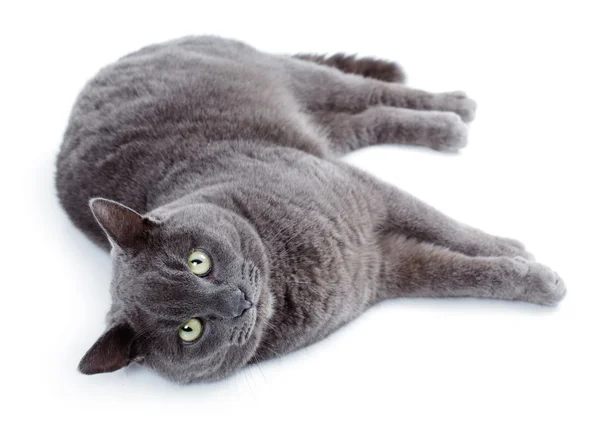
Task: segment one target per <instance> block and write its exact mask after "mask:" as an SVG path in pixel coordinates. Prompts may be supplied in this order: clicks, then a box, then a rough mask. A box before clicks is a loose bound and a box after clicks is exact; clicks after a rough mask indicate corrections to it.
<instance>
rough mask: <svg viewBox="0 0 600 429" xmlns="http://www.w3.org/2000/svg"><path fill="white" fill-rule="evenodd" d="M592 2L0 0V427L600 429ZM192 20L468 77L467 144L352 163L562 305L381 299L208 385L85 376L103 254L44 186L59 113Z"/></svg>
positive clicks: (432, 76) (428, 82)
mask: <svg viewBox="0 0 600 429" xmlns="http://www.w3.org/2000/svg"><path fill="white" fill-rule="evenodd" d="M594 3H597V2H594V1H589V2H578V1H568V2H552V1H543V2H542V1H540V2H532V1H531V2H527V1H519V2H510V1H502V2H495V5H492V4H491V2H481V1H479V2H475V1H474V2H465V1H444V2H432V1H424V0H413V1H410V2H407V1H403V2H401V1H393V2H392V1H390V2H385V3H383V2H377V1H373V0H370V1H363V2H351V1H349V0H347V1H344V2H339V3H334V2H327V1H320V2H314V3H313V2H309V1H301V2H294V3H290V2H285V1H280V2H272V3H271V4H267V3H266V2H257V1H247V2H239V3H237V4H234V3H232V4H230V3H227V2H221V1H216V0H215V1H212V2H210V3H207V4H205V3H204V2H201V1H195V2H190V3H187V4H183V3H179V2H176V1H168V2H164V3H162V4H152V3H151V2H148V1H145V2H139V3H134V2H125V1H120V2H115V3H112V2H108V1H102V2H93V3H92V2H77V3H74V4H73V5H67V4H63V3H62V2H57V1H47V2H39V3H31V2H24V1H23V2H17V1H13V2H11V3H9V2H3V3H2V6H1V10H0V20H1V22H0V24H1V25H0V31H1V34H0V36H1V37H0V43H1V54H2V63H1V64H0V73H1V78H0V85H1V88H0V89H1V91H0V108H1V109H2V110H1V112H0V121H1V123H0V127H1V128H0V130H1V134H0V139H1V140H2V141H1V149H0V150H1V154H2V155H1V159H0V162H1V165H0V174H2V177H1V180H0V186H2V189H1V194H0V195H1V196H2V208H1V212H0V213H1V216H2V218H1V227H2V230H1V233H0V234H1V235H0V240H1V252H2V259H1V260H2V277H1V278H2V280H1V288H2V289H1V294H0V296H1V298H0V299H1V304H2V306H1V311H0V313H1V314H0V317H1V318H2V323H1V325H0V326H1V329H2V330H1V335H2V336H1V338H0V347H1V352H0V359H1V364H0V371H1V379H0V389H1V393H2V399H1V402H0V407H1V409H2V412H0V425H2V427H26V426H29V425H31V424H33V423H38V424H46V425H49V424H50V423H60V424H61V427H71V426H76V427H86V428H87V427H106V425H107V424H110V427H148V426H149V427H170V428H176V427H190V428H191V427H199V428H202V427H204V428H206V427H209V426H217V425H218V427H220V428H222V427H237V428H245V427H261V428H267V427H297V426H304V427H306V426H309V427H355V426H361V427H364V426H367V427H406V428H417V427H432V428H441V427H444V428H447V427H457V428H458V427H460V428H495V427H502V428H506V427H510V428H541V427H545V428H546V427H563V428H566V427H568V428H598V427H600V418H599V416H598V413H599V405H600V393H599V392H600V387H599V386H600V375H599V374H600V370H599V365H600V353H599V352H598V342H599V340H600V338H599V337H600V335H599V333H598V327H599V326H600V323H599V322H600V317H599V306H600V302H599V301H600V284H599V281H598V275H597V273H598V266H599V265H600V263H599V261H598V257H599V256H600V255H599V252H598V244H597V243H598V241H599V240H600V234H599V228H598V221H599V220H600V216H599V214H600V213H599V210H598V205H597V203H598V184H599V183H600V177H599V173H598V156H599V155H600V149H599V144H600V138H599V132H598V124H599V120H598V118H599V114H600V108H599V101H600V98H599V95H600V94H599V91H598V90H599V84H598V82H599V80H600V70H599V68H598V64H597V62H596V61H597V57H598V50H599V46H598V42H599V41H600V36H599V34H598V31H597V30H596V29H597V27H598V23H597V21H598V13H597V12H596V11H594V10H593V8H592V7H593V5H594ZM205 33H211V34H218V35H224V36H228V37H233V38H238V39H240V40H243V41H246V42H248V43H250V44H252V45H254V46H256V47H258V48H260V49H263V50H266V51H270V52H282V53H295V52H300V51H303V52H322V53H325V52H330V53H333V52H338V51H345V52H349V53H359V54H363V55H376V56H380V57H383V58H389V59H393V60H396V61H398V62H400V63H401V64H402V65H403V66H404V67H405V69H406V71H407V73H408V75H409V84H410V85H413V86H415V87H419V88H423V89H428V90H431V91H446V90H465V91H467V92H468V93H469V94H470V95H471V96H472V97H473V98H475V99H476V100H477V101H478V103H479V111H478V116H477V119H476V120H475V122H474V123H473V124H472V126H471V137H470V144H469V146H468V147H467V148H466V149H464V150H463V151H462V152H461V153H460V154H458V155H448V154H439V153H434V152H433V151H428V150H419V149H414V148H407V147H399V146H388V147H378V148H372V149H368V150H365V151H362V152H360V153H356V154H353V155H352V156H351V157H349V159H348V160H349V162H351V163H353V164H355V165H356V166H358V167H360V168H363V169H365V170H367V171H370V172H371V173H373V174H375V175H377V176H378V177H380V178H381V179H383V180H386V181H389V182H391V183H394V184H396V185H398V186H400V187H402V188H404V189H406V190H408V191H410V192H413V193H415V194H416V195H418V196H420V197H421V198H422V199H424V200H426V201H428V202H429V203H431V204H433V205H435V206H437V207H438V208H440V209H442V210H443V211H445V212H446V213H448V214H450V215H452V216H453V217H455V218H457V219H459V220H462V221H464V222H467V223H470V224H473V225H475V226H477V227H480V228H482V229H485V230H487V231H489V232H492V233H496V234H501V235H506V236H511V237H515V238H518V239H520V240H522V241H523V242H525V243H526V244H527V246H528V247H529V248H530V250H531V251H532V252H533V253H534V254H535V255H536V256H537V258H538V259H539V260H540V261H542V262H544V263H546V264H548V265H550V266H551V267H552V268H553V269H555V270H556V271H558V272H559V273H560V274H561V276H562V277H563V278H564V279H565V282H566V284H567V288H568V294H567V297H566V299H565V300H564V302H563V303H562V304H561V305H560V306H558V307H557V308H554V309H550V308H541V307H537V306H534V305H528V304H520V303H510V302H491V301H477V300H408V299H406V300H397V301H395V302H388V303H386V304H385V305H380V306H378V307H376V308H373V309H372V310H370V311H369V312H367V313H366V314H365V315H364V316H363V317H362V318H360V319H358V320H357V321H355V322H354V323H352V324H350V325H348V326H347V327H345V328H344V329H342V330H341V331H339V332H338V333H336V334H335V335H333V336H331V337H330V338H329V339H327V340H326V341H323V342H322V343H320V344H318V345H315V346H313V347H310V348H308V349H305V350H302V351H299V352H297V353H295V354H293V355H290V356H287V357H285V358H282V359H279V360H276V361H272V362H268V363H264V364H261V365H260V366H256V367H253V368H250V369H247V370H244V371H242V372H240V373H239V374H238V375H237V376H235V377H233V378H230V379H228V380H226V381H222V382H219V383H214V384H208V385H206V384H199V385H191V386H185V387H181V386H177V385H174V384H171V383H169V382H167V381H165V380H163V379H161V378H159V377H158V376H156V375H155V374H153V373H150V372H148V371H147V370H145V369H143V368H139V367H131V368H127V369H126V370H124V371H120V372H117V373H113V374H108V375H98V376H93V377H86V376H83V375H80V374H79V373H77V371H76V365H77V363H78V361H79V359H80V357H81V356H82V355H83V353H84V352H85V351H86V350H87V348H88V347H89V346H90V345H91V344H92V343H93V341H95V339H96V338H97V336H98V335H99V334H100V333H101V332H102V330H103V328H104V325H103V319H104V314H105V312H106V310H107V308H108V305H109V297H108V283H109V279H110V264H109V259H108V256H107V255H105V254H104V253H102V252H101V251H100V250H98V249H97V248H95V247H94V246H93V245H92V244H90V243H89V242H87V241H86V239H85V238H84V237H83V236H82V234H81V233H79V232H78V231H77V230H75V228H74V227H73V226H72V225H71V224H70V223H69V221H68V220H67V218H66V216H65V214H64V213H63V212H62V211H61V210H60V208H59V206H58V203H57V200H56V198H55V195H54V187H53V173H54V157H55V155H56V153H57V150H58V147H59V144H60V142H61V135H62V132H63V130H64V128H65V126H66V123H67V119H68V115H69V111H70V108H71V106H72V103H73V102H74V99H75V97H76V95H77V93H78V91H79V90H80V89H81V87H82V85H83V84H84V83H85V81H86V80H87V79H88V78H90V77H91V76H92V75H93V74H94V73H95V72H96V71H97V69H98V68H100V67H101V66H103V65H105V64H106V63H108V62H111V61H113V60H115V59H116V58H118V57H119V56H121V55H124V54H126V53H128V52H129V51H131V50H134V49H137V48H139V47H141V46H143V45H145V44H149V43H152V42H159V41H163V40H166V39H169V38H175V37H180V36H183V35H188V34H205ZM51 427H53V426H51Z"/></svg>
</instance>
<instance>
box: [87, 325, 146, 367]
mask: <svg viewBox="0 0 600 429" xmlns="http://www.w3.org/2000/svg"><path fill="white" fill-rule="evenodd" d="M134 337H135V333H134V332H133V329H132V328H131V327H130V326H129V324H127V323H120V324H117V325H114V326H113V327H112V328H110V329H109V330H107V331H106V332H105V333H104V334H103V335H102V336H101V337H100V338H99V339H98V341H96V342H95V343H94V345H93V346H92V347H91V348H90V349H89V350H88V352H87V353H86V354H85V356H83V358H82V359H81V362H79V371H81V372H82V373H83V374H88V375H90V374H99V373H102V372H112V371H116V370H118V369H121V368H123V367H125V366H127V365H129V363H130V362H132V361H133V360H135V359H136V357H137V356H136V355H137V353H136V351H135V347H134V345H133V344H132V342H133V339H134Z"/></svg>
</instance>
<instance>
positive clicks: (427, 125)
mask: <svg viewBox="0 0 600 429" xmlns="http://www.w3.org/2000/svg"><path fill="white" fill-rule="evenodd" d="M312 116H313V117H314V120H315V122H316V123H317V124H319V125H320V126H321V128H323V129H324V131H325V133H326V134H327V135H328V137H329V139H330V140H331V142H332V145H331V150H332V152H333V153H334V154H336V155H343V154H344V153H347V152H350V151H353V150H356V149H360V148H362V147H365V146H369V145H372V144H378V143H404V144H412V145H419V146H427V147H430V148H433V149H436V150H457V149H460V148H462V147H464V146H465V145H466V144H467V133H468V129H467V126H466V125H465V124H464V123H463V122H462V121H461V119H460V117H459V116H458V115H457V114H455V113H452V112H438V111H432V112H431V111H422V110H411V109H404V108H398V107H388V106H372V107H369V108H367V110H364V111H362V112H359V113H347V112H315V113H314V114H313V115H312Z"/></svg>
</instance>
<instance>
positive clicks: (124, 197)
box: [56, 37, 565, 382]
mask: <svg viewBox="0 0 600 429" xmlns="http://www.w3.org/2000/svg"><path fill="white" fill-rule="evenodd" d="M311 58H317V59H318V61H317V60H315V61H312V62H311ZM353 61H359V62H360V63H353ZM340 64H341V65H340ZM336 67H338V68H336ZM384 69H385V73H386V75H385V77H384V76H383V71H384ZM344 71H345V72H344ZM379 71H381V78H380V79H378V78H377V73H379ZM361 74H362V75H361ZM364 76H369V78H366V77H364ZM403 76H404V75H403V73H402V72H401V70H400V68H398V66H396V65H395V64H393V63H389V62H378V60H372V59H354V58H353V57H344V56H338V57H336V58H335V62H334V60H333V59H332V60H331V61H330V62H329V63H328V60H327V58H325V57H322V56H320V57H318V56H311V55H307V56H303V57H299V58H293V57H289V56H283V55H270V54H266V53H262V52H259V51H257V50H255V49H253V48H251V47H249V46H247V45H246V44H243V43H240V42H236V41H232V40H225V39H221V38H217V37H189V38H184V39H180V40H175V41H171V42H168V43H164V44H158V45H153V46H149V47H146V48H144V49H142V50H140V51H138V52H135V53H133V54H130V55H128V56H126V57H124V58H122V59H120V60H119V61H118V62H116V63H115V64H112V65H109V66H108V67H106V68H104V69H103V70H101V71H100V72H99V73H98V74H97V75H96V76H95V77H94V78H93V79H92V80H91V81H90V82H89V83H88V84H87V85H86V87H85V88H84V90H83V91H82V93H81V95H80V96H79V98H78V100H77V102H76V104H75V107H74V109H73V112H72V116H71V119H70V123H69V125H68V128H67V130H66V133H65V138H64V143H63V145H62V148H61V151H60V154H59V156H58V161H57V175H56V184H57V188H58V195H59V198H60V201H61V203H62V205H63V207H64V208H65V210H66V211H67V213H68V214H69V216H70V218H71V219H72V220H73V222H74V223H75V225H76V226H77V227H78V228H80V229H81V230H82V231H83V232H84V233H85V234H87V236H88V237H89V238H90V239H92V240H93V241H94V242H95V243H97V244H98V245H100V246H102V247H104V248H106V249H110V248H112V251H111V256H112V260H113V265H114V273H113V281H112V285H111V296H112V302H113V304H112V307H111V309H110V311H109V313H108V317H107V330H106V332H105V333H104V335H103V336H102V337H101V338H100V339H99V340H98V341H97V342H96V343H95V344H94V346H93V347H92V348H91V349H90V351H89V352H88V353H87V354H86V356H85V357H84V359H83V360H82V362H81V365H80V369H81V370H82V372H85V373H98V372H106V371H113V370H116V369H119V368H121V367H123V366H125V365H127V364H128V363H130V362H140V363H142V364H144V365H147V366H148V367H150V368H153V369H154V370H156V371H158V372H159V373H161V374H163V375H164V376H166V377H168V378H170V379H172V380H175V381H178V382H190V381H194V380H214V379H219V378H223V377H225V376H227V375H230V374H231V373H233V372H234V371H236V370H237V369H239V368H241V367H243V366H245V365H248V364H251V363H253V362H258V361H262V360H264V359H269V358H271V357H274V356H280V355H284V354H286V353H289V352H291V351H294V350H296V349H298V348H301V347H305V346H307V345H309V344H311V343H314V342H316V341H318V340H321V339H323V338H324V337H326V336H327V335H329V334H330V333H332V332H333V331H335V330H336V329H338V328H339V327H340V326H342V325H344V324H345V323H347V322H349V321H350V320H352V319H354V318H355V317H357V316H358V315H360V314H361V313H362V312H364V311H365V310H366V309H368V308H369V307H370V306H372V305H373V304H375V303H377V302H379V301H381V300H384V299H388V298H396V297H406V296H410V297H421V296H426V297H485V298H500V299H507V300H523V301H528V302H533V303H537V304H544V305H554V304H556V303H557V302H558V301H560V300H561V299H562V297H563V296H564V294H565V288H564V285H563V282H562V281H561V280H560V278H559V277H558V276H557V275H556V274H555V273H554V272H553V271H551V270H550V269H548V268H546V267H545V266H543V265H541V264H539V263H537V262H535V261H534V260H533V258H532V257H531V255H530V254H529V253H528V252H527V251H525V250H524V248H523V246H522V245H521V244H520V243H519V242H517V241H514V240H510V239H505V238H499V237H495V236H491V235H488V234H486V233H484V232H482V231H480V230H477V229H474V228H471V227H468V226H466V225H463V224H461V223H459V222H456V221H454V220H452V219H450V218H448V217H446V216H444V215H443V214H441V213H440V212H438V211H436V210H435V209H433V208H432V207H430V206H428V205H426V204H425V203H423V202H421V201H419V200H418V199H416V198H414V197H413V196H411V195H409V194H407V193H405V192H402V191H400V190H399V189H396V188H394V187H392V186H389V185H386V184H384V183H382V182H380V181H379V180H377V179H375V178H373V177H371V176H370V175H368V174H366V173H364V172H362V171H360V170H358V169H356V168H354V167H352V166H350V165H347V164H345V163H344V162H342V161H339V160H338V159H337V158H336V157H337V156H339V155H342V154H345V153H347V152H349V151H352V150H355V149H359V148H361V147H365V146H368V145H372V144H377V143H386V142H398V143H406V144H416V145H423V146H429V147H432V148H434V149H438V150H457V149H458V148H461V147H463V146H464V145H465V144H466V141H467V125H466V124H465V123H466V122H469V121H471V120H473V118H474V115H475V108H476V106H475V103H474V102H473V101H472V100H471V99H469V98H467V97H466V96H465V94H464V93H462V92H451V93H439V94H432V93H428V92H425V91H420V90H416V89H411V88H409V87H407V86H405V85H404V84H403V83H399V82H401V81H402V79H403ZM394 79H395V80H396V81H394ZM386 80H387V81H386ZM96 197H101V198H100V199H95V200H92V202H91V209H92V210H90V207H89V206H88V204H90V199H92V198H96ZM116 202H118V203H120V204H118V203H116ZM107 236H108V237H109V239H107ZM196 248H201V249H204V250H206V251H207V252H208V253H209V254H210V255H211V257H212V259H213V264H214V265H213V271H212V273H211V276H210V277H209V278H200V277H197V276H195V275H194V274H193V273H192V272H191V271H190V270H189V269H188V266H187V263H186V261H187V256H188V254H189V253H190V251H191V250H193V249H196ZM246 301H250V302H251V303H252V307H251V308H250V309H248V310H247V311H244V303H245V302H246ZM191 317H197V318H200V319H201V320H203V321H204V325H205V330H204V333H203V335H202V336H201V337H200V339H199V340H198V341H196V342H195V343H193V344H183V343H182V342H181V341H180V340H179V337H178V335H177V331H178V327H179V326H180V325H181V324H182V323H184V322H185V321H186V320H188V319H189V318H191Z"/></svg>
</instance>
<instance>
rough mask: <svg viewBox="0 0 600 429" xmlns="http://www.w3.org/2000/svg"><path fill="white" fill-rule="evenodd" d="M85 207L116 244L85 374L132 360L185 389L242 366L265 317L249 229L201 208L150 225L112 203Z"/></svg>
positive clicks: (258, 248) (256, 246)
mask: <svg viewBox="0 0 600 429" xmlns="http://www.w3.org/2000/svg"><path fill="white" fill-rule="evenodd" d="M91 207H92V210H93V212H94V215H95V216H96V219H97V220H98V222H99V223H100V225H101V226H102V227H103V229H104V230H105V231H106V233H107V236H108V237H109V239H110V241H111V244H112V246H113V249H112V251H111V255H112V259H113V280H112V285H111V296H112V301H113V302H112V307H111V310H110V312H109V314H108V329H107V331H106V332H105V333H104V335H103V336H102V337H100V339H99V340H98V341H97V342H96V343H95V344H94V346H92V348H91V349H90V350H89V351H88V353H87V354H86V356H84V358H83V359H82V361H81V364H80V369H81V371H82V372H84V373H90V374H93V373H98V372H107V371H114V370H116V369H119V368H121V367H123V366H125V365H127V364H128V363H130V362H132V361H137V362H140V363H141V364H143V365H146V366H148V367H150V368H152V369H154V370H156V371H158V372H159V373H160V374H162V375H164V376H166V377H168V378H170V379H172V380H175V381H179V382H189V381H192V380H197V379H217V378H221V377H223V376H225V375H227V374H228V373H229V372H231V371H233V370H235V369H236V368H238V367H239V366H242V365H243V364H245V362H246V361H247V360H248V358H249V357H250V356H251V355H252V353H253V352H254V350H255V348H256V346H257V343H258V339H259V336H260V332H259V331H260V329H259V326H258V327H257V325H260V322H261V320H264V319H266V318H267V316H268V312H269V311H270V308H269V307H270V302H269V297H268V296H266V295H268V294H267V292H266V276H267V273H266V270H267V269H268V267H267V262H266V257H265V252H264V249H263V247H262V244H261V242H260V239H259V238H258V236H257V235H256V233H255V232H254V231H253V230H252V228H251V227H249V226H248V225H247V224H246V223H245V222H244V221H243V220H242V219H241V218H239V217H237V216H235V215H233V214H232V213H230V212H227V211H224V210H221V209H219V208H217V207H214V206H211V205H204V204H202V205H190V206H186V207H185V208H182V209H178V210H173V211H170V212H169V211H165V212H163V213H159V214H158V217H150V218H144V217H142V216H140V215H139V214H137V213H135V212H134V211H132V210H130V209H128V208H126V207H124V206H122V205H120V204H117V203H114V202H111V201H108V200H102V199H96V200H93V201H92V203H91Z"/></svg>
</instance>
